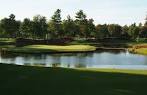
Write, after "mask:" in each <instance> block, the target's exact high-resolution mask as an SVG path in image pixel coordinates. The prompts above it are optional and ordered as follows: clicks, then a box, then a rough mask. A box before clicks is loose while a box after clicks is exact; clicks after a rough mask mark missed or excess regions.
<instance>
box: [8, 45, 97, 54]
mask: <svg viewBox="0 0 147 95" xmlns="http://www.w3.org/2000/svg"><path fill="white" fill-rule="evenodd" d="M95 50H96V47H94V46H89V45H68V46H57V45H29V46H24V47H15V48H10V49H8V50H7V51H10V52H21V53H48V52H86V51H95Z"/></svg>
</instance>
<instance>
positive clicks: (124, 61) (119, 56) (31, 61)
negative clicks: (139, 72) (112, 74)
mask: <svg viewBox="0 0 147 95" xmlns="http://www.w3.org/2000/svg"><path fill="white" fill-rule="evenodd" d="M0 63H7V64H17V65H29V66H45V67H65V68H116V69H147V56H144V55H137V54H131V53H129V52H112V51H111V52H110V51H107V52H94V53H59V54H39V55H33V54H25V55H22V54H21V55H20V54H19V55H18V54H17V55H16V54H15V55H14V54H13V55H12V54H1V55H0Z"/></svg>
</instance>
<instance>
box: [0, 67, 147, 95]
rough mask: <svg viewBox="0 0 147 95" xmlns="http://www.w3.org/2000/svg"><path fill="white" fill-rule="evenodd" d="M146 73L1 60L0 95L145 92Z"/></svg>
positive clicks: (142, 94) (141, 94)
mask: <svg viewBox="0 0 147 95" xmlns="http://www.w3.org/2000/svg"><path fill="white" fill-rule="evenodd" d="M146 89H147V76H146V75H135V74H125V73H109V72H98V71H96V72H94V71H86V70H85V71H82V70H72V69H61V68H40V67H25V66H15V65H4V64H0V95H147V90H146Z"/></svg>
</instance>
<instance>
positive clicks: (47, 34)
mask: <svg viewBox="0 0 147 95" xmlns="http://www.w3.org/2000/svg"><path fill="white" fill-rule="evenodd" d="M0 37H5V38H30V39H57V38H87V39H88V38H97V39H104V38H121V39H133V40H134V39H136V38H147V19H146V23H145V24H142V23H140V24H139V25H136V23H134V24H132V25H130V26H128V25H125V26H121V25H118V24H103V25H102V24H98V25H95V24H94V20H93V19H92V18H91V19H87V15H86V14H85V13H84V12H83V10H79V11H78V12H77V13H76V16H75V19H72V18H71V17H70V15H68V16H67V19H64V20H62V18H61V10H60V9H57V10H56V11H55V12H54V14H53V16H52V17H51V20H49V21H48V20H47V19H46V17H44V16H41V15H36V16H34V17H33V20H30V19H29V18H25V19H24V20H23V21H19V20H16V19H15V15H14V14H11V15H10V16H9V17H8V18H3V19H1V20H0Z"/></svg>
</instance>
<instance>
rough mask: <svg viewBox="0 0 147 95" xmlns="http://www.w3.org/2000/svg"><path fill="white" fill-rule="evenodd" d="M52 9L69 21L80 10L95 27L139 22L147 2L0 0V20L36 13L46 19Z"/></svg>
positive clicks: (116, 0)
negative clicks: (11, 15)
mask: <svg viewBox="0 0 147 95" xmlns="http://www.w3.org/2000/svg"><path fill="white" fill-rule="evenodd" d="M56 9H61V10H62V18H63V19H65V18H66V16H67V15H68V14H69V15H71V16H72V17H73V18H74V16H75V13H76V12H77V11H78V10H79V9H82V10H84V12H85V13H86V14H87V16H88V18H93V19H94V20H95V23H96V24H104V23H108V24H109V23H117V24H121V25H124V24H131V23H134V22H136V23H139V22H143V21H144V18H145V15H146V14H147V0H0V19H2V18H3V17H8V16H9V14H11V13H13V14H15V15H16V19H18V20H23V18H25V17H29V18H32V17H33V16H34V15H37V14H40V15H43V16H46V17H47V18H48V19H50V17H51V16H52V15H53V13H54V11H55V10H56Z"/></svg>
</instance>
